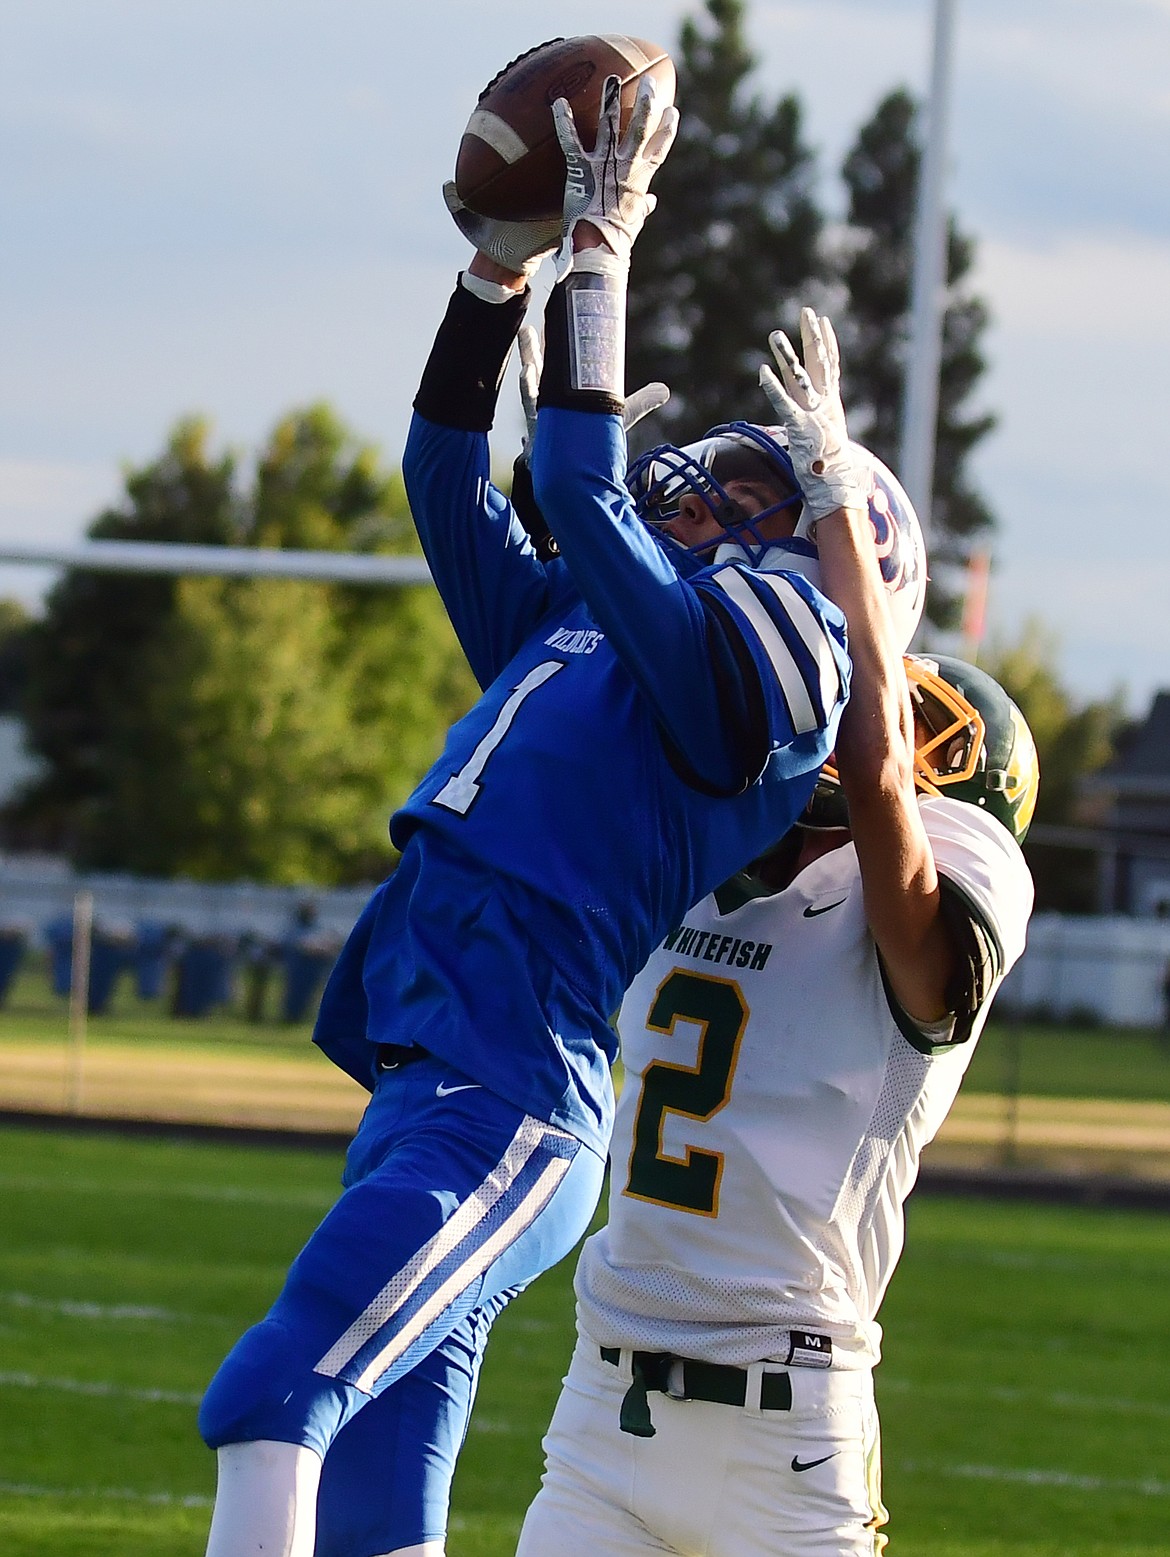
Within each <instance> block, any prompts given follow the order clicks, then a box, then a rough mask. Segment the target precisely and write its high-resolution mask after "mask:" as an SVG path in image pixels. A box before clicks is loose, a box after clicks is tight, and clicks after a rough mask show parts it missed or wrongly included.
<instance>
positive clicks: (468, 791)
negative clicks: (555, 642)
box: [431, 660, 565, 816]
mask: <svg viewBox="0 0 1170 1557" xmlns="http://www.w3.org/2000/svg"><path fill="white" fill-rule="evenodd" d="M564 668H565V662H564V660H545V661H544V663H543V664H542V665H538V666H537V667H536V669H535V670H530V671H529V672H528V674H527V675H526V676H525V678H524V680H523V681H522V682H521V683H520V685H519V686H518V687H516V688H515V689H514V690H513V691H512V692H511V693H510V694H509V696H508V697H507V698H506V699H505V701H504V706H503V707H502V708H501V709H500V711H499V713H498V714H497V715H496V722H495V724H493V725H492V727H491V729H490V730H489V731H488V733H487V734H486V735H485V736H484V738H483V739H482V740H481V741H480V743H479V745H478V746H477V747H476V748H475V750H474V751H473V752H472V754H471V756H470V757H468V759H467V761H466V762H465V763H464V764H463V766H462V767H461V768H460V769H459V772H458V773H452V775H451V777H450V778H449V779H448V780H447V782H446V783H445V784H444V785H443V787H442V789H441V790H440V791H439V793H438V794H437V795H436V796H435V797H434V799H433V800H432V801H431V804H432V805H436V806H443V807H445V808H446V810H448V811H456V812H458V814H459V815H460V816H466V815H467V813H468V811H470V810H471V807H472V805H473V804H474V802H475V800H476V797H477V796H478V795H479V791H480V783H481V780H482V778H483V770H484V768H485V767H486V766H487V760H488V758H489V757H490V756H491V754H492V752H494V751H495V749H496V747H497V746H498V745H499V744H500V742H501V741H502V740H503V739H504V736H505V735H507V733H508V728H509V726H510V725H511V723H512V720H513V719H515V717H516V715H517V713H518V712H519V711H520V704H521V703H522V702H523V701H524V699H525V698H526V697H527V696H528V695H529V693H530V692H535V691H536V689H537V687H542V686H543V685H544V684H545V682H546V681H547V680H548V679H549V677H550V676H555V675H556V673H557V671H558V670H564Z"/></svg>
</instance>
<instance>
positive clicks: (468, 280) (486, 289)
mask: <svg viewBox="0 0 1170 1557" xmlns="http://www.w3.org/2000/svg"><path fill="white" fill-rule="evenodd" d="M459 279H460V281H461V282H462V283H463V285H464V286H465V287H466V288H467V290H468V291H469V292H470V293H471V295H472V296H473V297H478V298H482V299H483V301H484V302H485V303H506V302H508V300H509V299H510V298H513V297H518V296H519V293H518V292H516V290H515V289H514V288H513V287H507V286H505V285H504V283H503V282H502V281H488V280H487V279H486V278H485V277H483V276H473V275H472V274H471V272H470V271H469V270H465V271H463V272H462V274H461V275H460V277H459Z"/></svg>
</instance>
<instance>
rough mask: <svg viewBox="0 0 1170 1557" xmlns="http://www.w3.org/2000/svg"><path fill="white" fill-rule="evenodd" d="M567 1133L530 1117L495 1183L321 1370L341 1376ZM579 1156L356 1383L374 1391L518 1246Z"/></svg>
mask: <svg viewBox="0 0 1170 1557" xmlns="http://www.w3.org/2000/svg"><path fill="white" fill-rule="evenodd" d="M550 1134H552V1135H555V1134H559V1132H557V1131H554V1130H550V1127H549V1126H548V1125H546V1124H544V1123H542V1122H541V1121H540V1120H539V1119H533V1118H531V1117H529V1118H526V1119H525V1120H524V1122H523V1124H522V1125H521V1126H520V1128H519V1130H517V1132H516V1134H515V1135H514V1136H513V1138H512V1140H511V1142H510V1143H509V1145H508V1149H507V1151H506V1152H505V1153H504V1155H503V1156H502V1157H501V1158H500V1160H499V1162H498V1163H497V1164H496V1166H495V1167H494V1168H493V1169H492V1171H491V1173H489V1174H488V1176H487V1178H486V1179H485V1180H484V1182H483V1183H482V1184H481V1185H480V1187H479V1189H478V1190H476V1192H475V1194H474V1195H469V1196H468V1198H467V1199H466V1200H465V1201H464V1202H463V1204H462V1205H461V1206H460V1207H459V1209H458V1211H456V1212H455V1214H454V1216H452V1217H451V1218H450V1219H449V1220H448V1221H447V1222H445V1223H444V1224H443V1226H442V1227H441V1228H440V1229H439V1231H438V1232H437V1233H436V1234H435V1235H434V1237H433V1238H431V1239H430V1240H429V1241H428V1242H427V1243H425V1244H424V1245H423V1246H422V1248H421V1249H419V1250H418V1252H417V1253H416V1254H415V1255H414V1256H413V1257H412V1258H411V1259H410V1260H408V1261H407V1263H406V1264H405V1265H404V1266H403V1267H402V1269H401V1270H400V1271H397V1272H396V1273H395V1274H394V1276H393V1277H392V1278H391V1280H390V1281H388V1282H387V1283H386V1285H385V1286H384V1287H383V1288H382V1290H381V1291H380V1292H379V1293H378V1294H377V1296H376V1297H375V1298H374V1299H373V1301H372V1302H371V1303H369V1304H368V1305H367V1306H366V1308H365V1309H363V1311H362V1312H361V1313H360V1314H359V1315H358V1317H357V1318H356V1319H355V1320H354V1321H353V1323H352V1324H351V1325H350V1327H349V1329H348V1330H346V1332H345V1334H344V1335H343V1336H342V1337H341V1338H340V1340H338V1341H337V1342H336V1343H335V1344H334V1345H333V1346H332V1347H330V1349H329V1351H327V1352H326V1353H325V1355H324V1357H322V1358H321V1361H320V1362H319V1363H317V1365H316V1368H315V1369H314V1371H315V1372H317V1373H324V1374H325V1375H326V1376H327V1377H330V1378H336V1377H337V1376H338V1375H339V1374H340V1373H341V1372H342V1370H343V1369H344V1368H346V1367H347V1366H348V1364H349V1363H351V1362H352V1361H353V1360H354V1358H355V1357H356V1356H357V1354H358V1353H359V1352H360V1351H361V1349H362V1348H363V1347H364V1346H365V1345H366V1344H367V1342H369V1341H371V1340H372V1339H373V1338H374V1336H375V1335H376V1334H377V1333H378V1331H379V1330H381V1329H382V1327H383V1326H384V1325H386V1324H388V1323H389V1322H390V1320H391V1319H392V1318H393V1316H394V1315H395V1314H396V1313H397V1312H398V1311H399V1309H401V1308H402V1307H403V1305H404V1304H405V1303H406V1301H407V1299H408V1298H410V1297H411V1296H413V1295H414V1294H415V1293H416V1292H418V1290H419V1288H420V1287H425V1285H426V1283H427V1282H428V1280H429V1279H431V1278H432V1277H433V1273H434V1272H435V1270H436V1269H437V1268H438V1266H439V1265H441V1264H442V1262H443V1261H444V1260H445V1259H446V1258H447V1256H448V1255H450V1254H451V1253H452V1252H453V1251H454V1250H455V1249H456V1248H457V1247H458V1246H459V1244H460V1243H461V1242H462V1241H463V1240H464V1239H465V1238H467V1237H468V1236H469V1235H470V1234H471V1233H472V1232H473V1231H474V1230H475V1228H476V1227H477V1226H478V1225H479V1224H481V1223H482V1222H483V1221H484V1220H485V1218H486V1217H487V1216H488V1215H489V1213H490V1212H491V1211H492V1210H493V1209H494V1207H495V1206H496V1205H497V1204H498V1203H499V1201H501V1200H503V1199H504V1198H505V1196H507V1195H508V1193H509V1192H510V1191H511V1189H512V1186H513V1184H514V1183H515V1181H516V1179H517V1178H518V1176H519V1175H520V1173H521V1172H522V1171H523V1169H524V1167H525V1166H526V1164H527V1163H528V1161H529V1159H530V1158H531V1157H532V1155H533V1153H534V1152H536V1151H538V1150H539V1149H540V1147H541V1146H542V1145H543V1144H544V1142H545V1140H546V1139H547V1138H548V1137H549V1135H550ZM570 1164H571V1158H568V1157H553V1158H552V1159H551V1160H550V1161H549V1163H548V1165H547V1167H545V1168H544V1170H543V1171H542V1172H541V1174H540V1176H539V1177H538V1178H537V1180H536V1182H535V1183H534V1184H533V1185H532V1187H531V1188H530V1189H529V1190H528V1192H527V1193H526V1194H525V1196H524V1198H523V1200H522V1201H521V1202H520V1204H519V1205H518V1206H517V1207H516V1209H515V1210H514V1211H513V1212H512V1213H511V1214H510V1215H509V1216H508V1218H507V1219H506V1221H505V1222H504V1223H503V1224H502V1225H501V1226H500V1227H499V1228H497V1229H496V1230H495V1231H494V1232H493V1233H492V1234H491V1235H490V1236H489V1237H488V1238H487V1239H486V1240H485V1241H483V1242H481V1243H477V1244H476V1245H475V1246H474V1247H473V1248H472V1249H471V1250H470V1252H469V1254H468V1256H467V1258H466V1260H464V1261H463V1262H462V1264H461V1265H460V1266H459V1267H458V1269H457V1270H456V1271H455V1272H453V1273H452V1274H451V1275H449V1276H448V1277H447V1279H446V1280H445V1281H444V1282H443V1284H442V1286H440V1287H439V1288H438V1289H437V1290H435V1291H432V1292H429V1293H427V1296H426V1300H425V1302H424V1303H423V1305H422V1307H421V1308H420V1309H419V1310H418V1312H417V1313H415V1314H414V1315H413V1316H412V1317H411V1319H410V1320H409V1321H408V1322H407V1323H406V1324H405V1325H403V1326H402V1327H401V1328H400V1329H398V1330H396V1331H395V1332H394V1334H393V1335H392V1336H391V1337H390V1339H389V1340H388V1342H387V1344H386V1345H385V1346H384V1347H382V1348H380V1350H379V1352H378V1355H377V1356H376V1357H375V1358H374V1360H373V1361H372V1362H371V1363H370V1364H369V1365H368V1366H367V1367H366V1368H364V1369H363V1371H362V1375H361V1377H360V1378H358V1379H354V1380H353V1381H352V1382H353V1383H354V1384H356V1385H357V1387H358V1389H363V1390H366V1391H369V1390H370V1389H372V1388H373V1385H374V1383H375V1382H376V1381H377V1379H378V1378H379V1376H380V1375H381V1374H383V1373H385V1371H386V1369H387V1368H389V1367H390V1366H391V1364H392V1363H393V1362H394V1361H395V1359H396V1358H397V1357H399V1356H401V1355H402V1353H403V1352H404V1351H405V1350H406V1349H407V1347H408V1346H411V1345H412V1344H413V1343H414V1342H415V1341H416V1340H417V1339H418V1337H419V1336H420V1335H421V1334H422V1333H423V1331H424V1330H425V1329H426V1328H427V1326H428V1325H429V1324H431V1323H432V1322H433V1321H434V1320H435V1319H437V1318H438V1316H439V1314H440V1313H441V1312H442V1310H443V1309H444V1308H445V1307H446V1306H447V1304H448V1303H450V1302H451V1300H452V1299H453V1298H454V1297H456V1296H457V1295H458V1293H459V1292H461V1291H462V1290H463V1288H464V1287H466V1286H467V1285H468V1284H469V1283H470V1282H472V1281H474V1280H475V1278H476V1277H477V1276H481V1275H482V1274H483V1272H484V1271H485V1270H487V1268H488V1266H489V1265H491V1263H492V1261H493V1260H494V1259H495V1258H496V1256H497V1255H498V1254H500V1253H502V1252H503V1250H504V1249H505V1248H507V1246H508V1244H509V1243H511V1242H512V1241H514V1239H515V1238H516V1236H517V1235H518V1233H519V1232H521V1231H523V1229H524V1226H525V1225H526V1224H527V1223H528V1222H530V1221H532V1220H533V1218H534V1217H535V1216H536V1214H537V1213H538V1212H539V1211H540V1210H542V1209H543V1207H544V1206H545V1205H547V1203H548V1200H549V1197H550V1196H551V1194H552V1192H553V1190H554V1189H555V1188H556V1187H557V1185H558V1184H559V1183H560V1181H561V1179H562V1178H564V1176H565V1174H566V1173H567V1172H568V1171H569V1167H570Z"/></svg>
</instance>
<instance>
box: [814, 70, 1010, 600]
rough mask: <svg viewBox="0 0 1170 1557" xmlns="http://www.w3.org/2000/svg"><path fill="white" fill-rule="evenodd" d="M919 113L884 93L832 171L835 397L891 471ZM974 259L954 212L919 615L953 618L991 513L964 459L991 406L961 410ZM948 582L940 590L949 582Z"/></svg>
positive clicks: (972, 379)
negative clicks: (960, 584)
mask: <svg viewBox="0 0 1170 1557" xmlns="http://www.w3.org/2000/svg"><path fill="white" fill-rule="evenodd" d="M917 124H918V111H917V108H916V106H915V103H914V101H913V99H912V98H911V97H910V95H909V93H907V92H905V91H897V92H893V93H891V94H890V95H889V96H888V97H886V98H884V99H883V100H882V102H881V103H879V104H878V107H877V109H876V111H875V113H874V114H873V116H872V118H871V119H870V120H869V121H868V122H867V123H866V124H865V125H863V127H862V128H861V130H860V131H859V133H858V136H857V140H856V142H855V143H854V146H853V148H852V150H851V151H850V153H849V155H848V157H847V158H846V160H845V164H844V167H843V168H842V177H843V179H844V181H845V185H846V188H847V190H848V193H849V217H848V220H849V229H848V232H847V233H846V235H845V237H844V238H843V239H842V240H841V241H840V242H839V243H838V244H837V245H836V248H837V264H838V268H839V272H840V275H841V279H842V281H843V282H844V285H845V288H846V290H847V294H848V304H847V309H846V311H845V312H844V314H843V316H842V318H841V321H840V323H841V329H840V334H841V338H842V359H843V363H844V391H845V405H846V408H847V409H848V412H849V425H850V430H851V432H852V433H853V435H854V436H855V437H856V438H857V439H858V440H859V441H860V442H862V443H864V444H866V445H867V447H869V448H871V449H872V450H873V452H874V453H875V454H877V455H878V456H879V458H881V459H883V460H885V461H886V463H887V464H889V465H890V466H891V467H892V468H893V469H894V470H895V471H896V470H897V467H898V452H899V442H900V418H901V410H902V395H903V386H904V383H905V361H906V347H907V336H908V326H909V307H910V276H911V270H912V265H913V259H912V247H911V246H912V241H913V227H914V208H915V195H916V190H917V184H918V171H919V165H920V162H921V148H920V146H919V143H918V139H917ZM974 259H975V242H974V239H973V238H971V237H969V236H967V235H965V234H964V233H962V232H961V231H960V230H959V228H958V226H957V224H956V222H955V221H954V219H953V218H952V219H951V220H950V222H949V224H948V233H947V270H946V280H947V305H946V314H945V319H944V325H943V348H942V362H941V368H940V375H939V406H938V427H937V445H936V454H935V467H934V502H933V507H932V512H931V515H930V532H931V573H932V583H931V590H930V594H929V596H928V600H927V612H928V615H929V618H930V620H931V621H933V622H934V623H936V624H937V625H939V626H951V625H953V624H954V622H955V618H956V614H957V607H958V598H957V596H956V595H955V594H954V593H953V589H954V584H953V582H951V581H953V579H954V573H955V570H956V569H957V568H958V567H961V566H962V565H963V564H964V563H965V561H966V558H967V556H968V554H969V552H970V549H971V544H972V541H973V540H974V539H975V538H976V537H978V536H980V535H981V534H982V533H983V532H985V531H987V530H989V529H990V528H991V527H992V526H993V524H994V519H993V517H992V514H991V512H990V510H989V509H988V507H987V504H986V503H985V502H984V500H983V498H982V497H981V496H980V494H979V493H978V492H977V491H976V489H975V487H974V485H973V484H972V481H971V477H970V475H969V473H968V471H967V469H966V461H967V456H968V454H969V453H970V452H971V450H972V449H973V448H974V447H975V445H976V444H977V443H978V442H979V441H980V439H982V438H984V437H986V435H987V434H988V433H989V432H990V431H991V430H992V428H993V427H994V426H995V421H996V419H995V417H994V416H993V415H990V414H982V415H978V414H971V413H970V412H965V411H964V406H965V403H966V401H967V398H968V396H969V395H970V394H971V392H972V391H973V390H974V388H975V386H976V385H977V384H978V382H979V379H980V377H981V375H982V374H983V371H984V368H985V366H986V364H985V361H984V358H983V355H982V352H981V346H980V342H981V337H982V335H983V331H984V330H985V328H986V326H987V322H988V313H987V308H986V306H985V304H984V303H983V302H982V301H981V300H980V299H979V298H977V297H974V296H972V295H971V294H970V293H969V292H968V291H967V290H966V289H965V288H964V287H963V285H962V283H963V282H964V280H965V278H966V277H967V276H968V275H969V273H970V271H971V267H972V265H973V264H974ZM948 582H950V586H951V587H950V589H948Z"/></svg>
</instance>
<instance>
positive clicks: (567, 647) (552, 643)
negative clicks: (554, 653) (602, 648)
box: [544, 627, 605, 654]
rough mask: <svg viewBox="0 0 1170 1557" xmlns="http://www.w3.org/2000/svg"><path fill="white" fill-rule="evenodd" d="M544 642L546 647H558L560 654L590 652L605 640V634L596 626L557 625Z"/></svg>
mask: <svg viewBox="0 0 1170 1557" xmlns="http://www.w3.org/2000/svg"><path fill="white" fill-rule="evenodd" d="M544 642H545V646H546V648H549V649H560V651H561V653H562V654H592V653H593V651H594V649H596V647H597V645H598V644H599V643H604V642H605V634H604V633H603V632H599V631H598V630H597V628H596V627H558V628H557V630H556V632H555V633H552V634H551V635H550V636H549V637H547V638H546V639H545V640H544Z"/></svg>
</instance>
